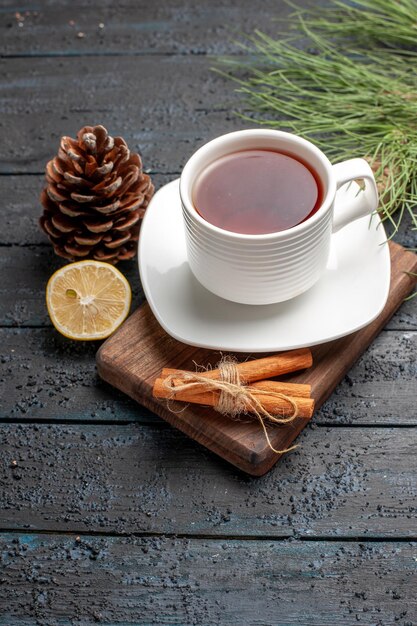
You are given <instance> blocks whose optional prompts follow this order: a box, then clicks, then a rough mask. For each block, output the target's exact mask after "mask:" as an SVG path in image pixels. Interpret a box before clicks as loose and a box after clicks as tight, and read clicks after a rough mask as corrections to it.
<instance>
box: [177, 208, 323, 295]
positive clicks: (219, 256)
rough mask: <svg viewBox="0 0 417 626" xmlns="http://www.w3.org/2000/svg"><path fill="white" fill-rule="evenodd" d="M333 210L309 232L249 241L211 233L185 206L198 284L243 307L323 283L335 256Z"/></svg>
mask: <svg viewBox="0 0 417 626" xmlns="http://www.w3.org/2000/svg"><path fill="white" fill-rule="evenodd" d="M332 213H333V212H332V211H326V212H325V213H324V214H323V215H322V216H321V217H320V219H318V220H314V221H313V222H312V225H311V227H309V226H308V222H306V224H305V228H303V229H299V228H295V229H289V230H288V231H285V232H281V233H276V234H275V235H268V237H265V238H264V237H245V236H240V235H238V234H235V233H234V234H231V233H229V232H228V231H223V232H222V231H221V230H219V229H217V230H213V229H211V228H210V227H209V228H206V227H205V225H204V224H202V223H200V222H199V221H198V220H197V219H195V218H194V216H193V214H192V213H191V212H189V211H187V210H186V209H185V208H184V207H183V216H184V224H185V233H186V242H187V251H188V260H189V264H190V267H191V270H192V272H193V274H194V275H195V277H196V278H197V280H198V281H199V282H200V283H201V284H202V285H203V286H204V287H206V289H208V290H209V291H211V292H213V293H215V294H216V295H218V296H220V297H223V298H226V299H227V300H232V301H235V302H240V303H243V304H271V303H274V302H283V301H285V300H289V299H290V298H294V297H295V296H297V295H299V294H301V293H303V292H304V291H306V290H307V289H309V288H310V287H312V286H313V285H314V283H315V282H316V281H317V280H318V279H319V277H320V275H321V274H322V272H323V270H324V268H325V266H326V263H327V259H328V255H329V249H330V234H331V219H332Z"/></svg>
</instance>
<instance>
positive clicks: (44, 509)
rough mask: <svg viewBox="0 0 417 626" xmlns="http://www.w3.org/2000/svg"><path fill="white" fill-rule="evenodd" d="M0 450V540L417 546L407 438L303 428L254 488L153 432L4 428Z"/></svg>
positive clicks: (206, 455)
mask: <svg viewBox="0 0 417 626" xmlns="http://www.w3.org/2000/svg"><path fill="white" fill-rule="evenodd" d="M0 443H1V450H2V465H1V468H0V503H1V512H0V518H1V520H2V528H3V529H20V530H25V529H27V530H32V531H38V530H42V531H44V530H50V531H68V530H71V531H73V532H82V531H83V532H103V533H108V534H114V533H117V534H120V533H127V534H129V533H135V532H140V533H148V534H155V533H156V534H164V533H174V534H175V533H180V534H186V535H200V536H201V535H204V536H206V535H221V536H230V537H233V536H236V537H239V536H243V537H245V536H261V537H263V536H270V537H288V536H302V537H307V538H309V537H310V538H314V537H316V538H320V537H335V538H337V537H350V538H358V537H361V538H366V537H386V538H387V537H391V538H392V539H394V538H408V539H413V538H414V539H415V538H416V525H415V523H414V520H415V517H416V513H417V510H416V497H417V483H416V480H415V476H416V471H417V455H416V454H415V446H416V429H415V428H376V427H375V428H348V427H346V428H326V427H313V426H308V427H307V428H306V429H305V431H304V432H303V433H302V434H301V435H300V437H299V441H298V443H299V444H300V447H299V449H297V450H295V451H293V452H291V453H289V454H288V455H286V456H284V457H283V459H282V461H281V463H280V464H279V465H278V466H277V467H276V468H275V469H274V470H273V471H271V472H270V473H269V474H267V475H265V476H263V477H261V478H257V479H253V478H250V477H248V476H246V475H245V474H243V473H242V472H240V471H238V470H237V469H235V468H233V467H232V466H231V465H230V464H227V463H225V462H223V461H221V460H219V459H218V458H217V457H216V456H215V455H213V454H211V453H210V452H208V451H207V450H205V449H204V448H203V447H201V446H199V445H197V444H196V443H195V442H194V441H192V440H191V439H190V438H188V437H186V436H185V435H183V434H182V433H180V432H179V431H178V430H176V429H172V428H159V427H158V426H157V425H155V426H151V425H150V424H148V425H139V424H137V425H134V424H130V425H111V426H110V425H88V424H86V425H54V426H52V425H47V424H40V425H32V424H3V425H2V428H1V438H0ZM404 459H406V462H405V461H404ZM14 461H15V463H14Z"/></svg>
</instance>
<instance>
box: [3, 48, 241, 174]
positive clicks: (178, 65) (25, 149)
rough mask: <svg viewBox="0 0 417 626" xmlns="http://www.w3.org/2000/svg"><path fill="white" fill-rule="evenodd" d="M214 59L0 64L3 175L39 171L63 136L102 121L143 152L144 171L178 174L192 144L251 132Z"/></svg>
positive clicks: (47, 60)
mask: <svg viewBox="0 0 417 626" xmlns="http://www.w3.org/2000/svg"><path fill="white" fill-rule="evenodd" d="M214 62H215V59H214V58H210V57H206V56H193V57H189V56H179V57H171V56H168V57H126V58H124V59H123V60H122V59H120V58H119V57H106V58H103V57H97V56H96V57H89V58H85V57H82V58H81V59H80V58H62V59H59V60H57V59H54V58H42V59H38V58H36V59H19V58H13V59H3V60H2V61H0V69H1V79H0V86H1V89H2V99H1V102H0V114H1V119H2V124H3V128H7V133H3V137H2V142H1V143H0V172H7V173H10V172H11V173H13V172H19V173H22V172H24V173H31V172H35V173H42V172H43V171H44V167H45V164H46V162H47V161H48V160H49V159H50V158H51V155H54V154H55V153H56V152H57V149H58V144H59V139H60V137H61V136H62V135H71V136H74V135H75V133H76V132H77V131H78V130H79V128H81V127H82V126H83V125H84V124H103V125H104V126H106V127H107V129H108V130H109V132H110V133H111V134H112V135H122V136H123V137H124V138H125V139H126V141H127V142H128V144H129V146H130V147H131V149H132V150H140V151H141V152H142V154H143V160H144V166H145V168H147V169H150V170H152V171H157V172H165V173H169V172H178V171H180V169H181V168H182V166H183V165H184V163H185V161H186V160H187V159H188V157H189V156H190V155H191V153H192V152H193V151H194V150H195V148H196V146H197V145H201V144H203V143H205V142H206V141H207V140H209V139H211V138H213V137H214V136H216V135H221V134H222V133H226V132H228V131H232V130H237V129H240V128H245V127H249V126H250V124H247V123H245V122H243V121H242V120H240V119H239V118H238V117H236V116H235V115H234V114H233V110H232V109H233V106H232V102H233V101H236V96H235V94H234V87H233V85H232V84H231V83H228V86H227V87H225V85H226V81H225V80H224V79H223V78H222V77H220V76H219V75H217V74H215V73H214V72H212V71H211V70H210V68H211V66H212V65H213V64H214Z"/></svg>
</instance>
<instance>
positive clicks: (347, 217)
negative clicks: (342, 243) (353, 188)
mask: <svg viewBox="0 0 417 626" xmlns="http://www.w3.org/2000/svg"><path fill="white" fill-rule="evenodd" d="M333 172H334V175H335V177H336V187H337V189H340V187H341V186H342V185H345V184H346V183H348V182H350V181H353V180H356V179H363V180H364V182H365V188H364V189H362V190H360V191H359V192H358V194H357V196H356V197H355V198H354V199H353V200H352V199H351V198H350V199H349V203H348V204H347V203H345V202H343V200H342V198H341V197H340V196H341V194H339V193H336V198H335V207H334V217H333V228H332V231H333V232H334V233H336V232H337V231H338V230H340V229H341V228H343V227H344V226H346V225H347V224H349V223H350V222H353V221H354V220H357V219H359V218H360V217H364V216H365V215H370V214H371V213H373V212H374V211H376V210H377V208H378V189H377V186H376V182H375V177H374V174H373V171H372V170H371V168H370V166H369V163H368V162H367V161H365V159H349V160H348V161H343V162H342V163H336V165H333Z"/></svg>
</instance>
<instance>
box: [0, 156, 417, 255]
mask: <svg viewBox="0 0 417 626" xmlns="http://www.w3.org/2000/svg"><path fill="white" fill-rule="evenodd" d="M195 148H197V144H196V145H195ZM191 149H193V146H190V150H191ZM154 150H158V151H159V150H160V147H159V146H155V147H154ZM50 156H51V157H52V156H53V154H52V153H51V155H50ZM150 175H151V176H152V180H153V182H154V185H155V188H156V189H160V188H161V187H162V186H163V185H165V184H167V183H169V182H170V181H172V180H174V179H175V178H178V177H179V175H180V172H179V171H178V172H177V173H174V172H173V173H171V174H158V173H152V172H151V173H150ZM44 182H45V179H44V176H43V175H42V174H39V175H25V174H21V175H4V176H2V179H1V187H2V200H3V204H4V206H7V207H8V211H7V212H6V214H5V215H4V221H3V224H2V229H1V232H0V245H1V244H7V245H10V244H18V245H21V244H43V243H45V241H47V240H46V238H45V236H44V234H43V233H42V232H41V231H40V229H39V228H38V224H37V220H38V217H39V213H40V211H41V205H40V202H39V195H40V192H41V189H42V188H43V185H44ZM385 230H386V232H387V236H390V235H391V234H392V228H390V224H389V223H388V222H385ZM394 240H395V242H396V243H399V244H400V245H402V246H404V247H405V248H415V247H417V233H416V231H414V230H413V224H412V221H411V218H410V215H409V214H408V213H405V214H404V217H403V219H402V221H401V226H400V228H399V230H398V232H397V233H396V234H395V238H394Z"/></svg>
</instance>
